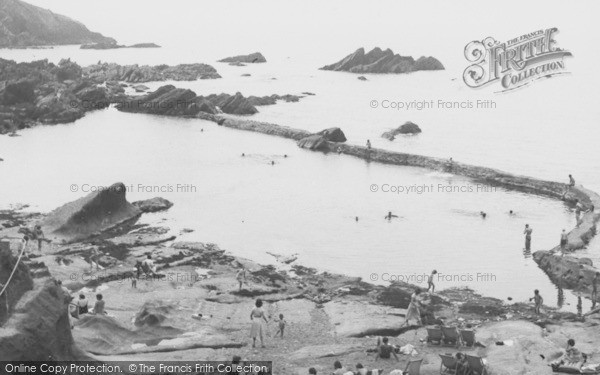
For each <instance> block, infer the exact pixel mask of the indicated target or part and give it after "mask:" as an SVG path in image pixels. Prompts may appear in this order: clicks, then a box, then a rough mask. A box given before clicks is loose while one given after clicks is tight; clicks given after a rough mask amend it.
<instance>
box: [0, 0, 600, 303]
mask: <svg viewBox="0 0 600 375" xmlns="http://www.w3.org/2000/svg"><path fill="white" fill-rule="evenodd" d="M132 3H135V1H132ZM236 4H237V6H236V7H230V8H228V9H235V11H228V13H227V17H225V15H221V16H220V15H219V14H221V13H219V12H218V11H219V10H223V9H221V8H222V7H224V6H225V5H220V4H209V5H206V4H204V6H208V8H209V9H205V10H206V11H207V12H210V13H211V14H213V15H214V14H216V16H215V17H209V18H207V19H206V20H205V21H203V22H197V23H194V22H191V19H193V18H194V16H193V12H187V13H186V14H181V13H178V15H177V17H181V18H182V19H181V20H180V21H178V24H180V25H181V29H178V30H165V29H164V28H162V26H158V27H157V28H146V27H142V25H139V26H140V27H137V28H135V27H134V28H132V27H131V25H130V24H129V22H130V20H129V19H128V20H125V19H121V18H120V16H119V15H114V17H115V18H113V17H112V16H111V22H110V23H108V22H105V23H102V21H96V20H102V19H103V18H102V17H90V16H89V15H87V14H86V13H85V12H84V11H83V10H82V5H81V4H79V3H78V2H74V1H71V0H57V1H56V2H55V3H54V2H53V6H56V9H55V8H53V10H55V11H57V12H62V13H65V14H67V15H71V16H73V17H76V18H78V19H79V20H81V21H84V23H86V24H88V26H89V27H90V28H92V29H95V30H98V31H101V32H103V33H104V34H106V35H111V36H115V37H117V39H119V40H120V41H122V42H124V43H133V42H140V41H154V42H157V43H159V44H161V45H163V48H162V49H160V50H152V49H150V50H113V51H92V50H80V49H79V48H78V47H77V46H67V47H60V48H54V49H49V50H0V57H3V58H9V59H15V60H18V61H31V60H35V59H40V58H48V59H49V60H51V61H54V62H58V61H59V60H60V59H61V58H63V57H70V58H71V59H72V60H74V61H76V62H78V63H80V64H83V65H86V64H91V63H95V62H97V61H98V60H102V61H110V62H117V63H121V64H131V63H139V64H152V65H154V64H160V63H167V64H177V63H187V62H204V63H210V64H213V65H214V66H215V67H216V68H217V70H218V71H219V73H220V74H221V75H222V76H223V79H218V80H206V81H204V80H203V81H196V82H175V83H173V82H159V83H149V84H147V85H148V86H150V87H152V88H156V87H158V86H161V85H163V84H166V83H173V84H175V85H176V86H179V87H187V88H191V89H193V90H194V91H196V92H197V93H198V94H211V93H220V92H227V93H234V92H236V91H240V92H242V93H243V94H244V95H271V94H300V93H301V92H304V91H309V92H313V93H315V94H316V95H315V96H308V97H306V98H303V99H301V101H300V102H299V103H279V104H277V105H275V106H269V107H260V108H259V109H260V113H259V114H257V115H255V116H253V118H254V119H257V120H262V121H269V122H274V123H278V124H282V125H288V126H293V127H298V128H302V129H308V130H315V131H316V130H321V129H323V128H325V127H331V126H339V127H341V128H342V129H343V130H344V132H345V133H346V135H347V137H348V139H349V142H351V143H356V144H364V143H365V142H366V140H367V139H370V140H371V142H372V143H373V146H374V147H381V148H388V149H392V150H398V151H407V152H412V153H418V154H425V155H433V156H439V157H444V158H446V157H450V156H451V157H453V158H454V159H455V160H457V161H462V162H466V163H473V164H479V165H485V166H490V167H495V168H499V169H503V170H506V171H510V172H514V173H519V174H525V175H531V176H535V177H539V178H545V179H552V180H559V181H560V180H562V181H565V180H566V176H567V175H568V174H569V173H572V174H573V175H574V176H575V178H576V179H577V181H578V182H580V183H582V184H583V185H585V186H587V187H589V188H592V189H594V190H596V191H600V173H598V172H600V167H599V165H598V157H599V156H600V152H599V151H598V148H597V142H598V135H599V131H598V128H597V126H598V125H597V124H598V120H599V119H600V109H599V107H598V106H597V102H598V99H600V98H599V95H598V92H597V87H598V84H599V83H600V82H599V79H598V75H597V73H596V66H595V65H596V64H595V61H597V59H598V50H597V49H593V48H589V46H590V45H597V42H598V40H597V39H598V35H597V33H589V32H587V30H589V29H590V28H591V27H593V26H592V25H594V22H595V20H594V19H593V17H592V15H591V14H592V13H593V12H591V11H589V8H590V7H592V8H593V7H598V5H597V3H592V2H590V3H585V4H583V5H581V4H578V5H573V6H572V7H570V8H569V10H564V9H561V8H560V7H558V6H555V7H552V6H548V7H547V8H548V10H547V14H546V16H547V22H549V24H547V25H546V23H544V24H543V25H531V20H530V18H529V17H527V16H526V13H527V12H518V13H519V14H515V12H511V11H510V10H509V9H508V8H507V9H506V10H502V9H499V10H498V12H499V14H498V15H497V16H496V17H494V19H487V18H486V19H482V18H481V17H473V18H472V21H473V26H472V27H462V28H456V27H455V26H452V25H455V22H454V20H453V19H452V18H451V17H444V14H448V13H451V12H457V14H462V15H464V16H468V15H469V14H472V13H473V12H475V10H476V9H478V7H477V6H474V5H473V6H469V4H467V3H465V4H461V5H460V6H459V5H456V4H453V5H452V6H450V5H449V4H446V3H439V4H437V7H436V9H437V10H436V11H435V12H431V11H430V9H429V8H428V6H426V5H419V4H412V3H411V4H408V3H406V4H401V5H398V4H397V3H385V4H387V7H389V8H386V7H383V6H382V7H379V8H378V9H375V8H364V7H361V8H356V9H352V8H351V7H344V6H343V4H342V3H340V2H337V1H332V2H328V3H327V5H325V4H321V3H318V4H317V3H314V2H310V1H309V2H290V3H288V4H286V6H283V5H278V3H274V2H270V1H265V2H264V4H265V5H267V6H269V7H270V9H271V12H270V13H269V14H270V15H274V16H273V17H268V18H266V16H265V17H263V18H260V19H258V20H257V19H254V18H252V22H250V20H249V19H247V17H245V15H244V14H245V12H251V11H252V10H251V9H250V8H248V9H246V8H247V7H250V5H246V4H245V3H236ZM344 4H345V3H344ZM543 4H548V3H547V2H544V3H543ZM42 5H44V4H42ZM127 6H134V5H127ZM313 6H320V8H319V9H321V11H322V12H319V13H314V9H313V8H312V7H313ZM520 6H524V5H520ZM528 6H529V5H528ZM531 6H533V5H531ZM398 7H399V8H398ZM406 7H408V8H406ZM447 7H448V9H445V8H447ZM456 7H460V9H459V8H456ZM108 8H109V7H108ZM396 8H398V9H396ZM400 8H402V9H400ZM579 8H581V9H579ZM357 9H360V12H359V11H357ZM444 9H445V10H444ZM536 9H537V8H536ZM106 11H107V10H106V9H104V8H103V9H98V14H99V15H100V16H101V15H102V14H103V12H106ZM137 11H138V12H141V14H140V19H144V20H145V21H144V22H145V23H148V24H149V23H152V22H157V21H159V20H165V21H168V20H169V17H175V15H174V14H171V11H170V10H168V11H166V13H164V12H158V11H157V10H156V9H154V10H153V9H152V8H151V7H140V8H139V9H137ZM395 11H399V12H400V11H401V12H406V11H410V12H416V13H415V14H423V15H424V14H427V17H429V18H432V20H433V21H435V22H437V23H438V26H439V27H440V28H444V29H446V30H450V31H448V33H447V35H444V38H440V37H439V35H435V33H422V35H419V36H415V37H411V38H406V37H403V38H401V37H399V35H409V34H407V31H409V30H412V29H414V28H415V27H422V24H421V21H419V18H418V17H414V19H406V20H403V22H400V24H401V25H399V23H398V20H397V18H396V17H395V16H394V14H395V13H394V12H395ZM340 12H341V13H342V14H341V17H338V18H336V19H338V20H339V21H338V22H339V24H340V25H339V29H337V31H335V32H329V29H330V22H329V20H330V19H331V16H332V15H340ZM503 12H507V13H506V14H504V13H503ZM351 13H353V14H355V15H357V16H358V15H361V16H365V17H367V16H368V17H367V18H368V19H371V20H372V22H371V24H370V23H369V22H359V23H358V24H357V22H355V21H352V19H353V18H352V17H349V16H350V14H351ZM503 14H504V16H510V19H511V23H510V25H508V24H507V23H506V22H504V21H503V20H505V19H507V18H506V17H504V16H503ZM344 16H348V17H344ZM369 17H370V18H369ZM188 18H190V19H188ZM307 19H311V22H312V25H313V27H310V28H307V27H306V20H307ZM375 20H377V22H376V23H377V25H375V24H372V23H373V22H375ZM173 22H175V21H173ZM230 22H233V23H234V24H235V25H236V28H241V29H244V30H246V31H245V32H244V33H243V34H242V35H240V33H238V32H228V31H224V32H222V33H219V34H214V36H213V37H212V38H214V41H213V40H211V43H210V45H206V43H200V41H202V40H204V39H203V37H202V36H203V35H208V34H207V33H208V32H209V31H211V30H214V28H215V27H217V26H218V25H222V24H223V23H224V24H229V23H230ZM450 23H451V24H452V25H450ZM158 24H160V25H164V24H168V22H163V23H158ZM300 24H302V25H304V26H303V27H301V28H299V27H300V26H299V25H300ZM554 25H556V26H557V27H559V29H560V30H561V33H560V34H558V37H557V38H558V43H559V45H560V46H561V47H564V48H567V49H570V50H571V51H572V52H573V54H574V55H575V57H574V58H573V59H571V60H568V62H567V66H568V68H569V70H570V71H571V72H572V74H571V75H569V76H564V77H560V78H553V79H551V80H547V81H544V82H539V83H537V84H536V85H532V86H531V87H530V88H528V89H525V90H520V91H517V92H512V93H510V94H503V95H499V94H494V93H493V91H494V90H493V89H484V90H471V89H468V88H466V86H465V85H464V84H463V83H462V81H461V75H462V71H463V69H464V68H465V66H466V64H465V62H464V58H463V56H462V51H463V48H464V46H465V45H466V44H467V43H468V42H469V41H471V40H473V39H479V38H482V37H485V36H488V35H493V36H496V37H497V38H498V39H510V38H512V37H514V36H518V35H520V34H523V33H526V32H529V31H532V30H534V29H536V28H540V27H550V26H554ZM344 28H346V29H344ZM275 29H283V30H285V31H284V32H283V33H284V35H285V38H282V37H281V35H279V33H272V32H271V31H269V30H275ZM298 29H300V30H302V32H299V31H294V30H298ZM326 30H327V31H326ZM341 30H345V31H344V32H342V31H341ZM211 35H213V34H211ZM410 35H414V33H410ZM193 41H196V42H193ZM375 45H379V46H380V47H384V48H385V47H390V48H392V49H394V50H395V51H396V52H400V53H403V54H412V55H415V56H419V55H421V54H426V55H434V56H436V57H438V58H439V59H440V60H441V61H442V62H443V63H444V65H445V66H446V68H447V69H446V70H445V71H439V72H418V73H414V74H410V75H395V76H391V75H381V76H374V75H367V78H368V81H366V82H363V81H359V80H357V79H356V76H355V75H351V74H346V73H336V72H323V71H319V70H318V67H320V66H323V65H325V64H328V63H331V62H333V61H337V60H339V59H340V58H341V57H343V56H345V55H346V54H348V53H349V52H351V51H353V50H355V49H356V48H358V47H360V46H365V47H367V48H371V47H374V46H375ZM255 50H259V51H261V52H263V53H264V54H265V56H266V57H267V60H268V63H267V64H259V65H255V66H247V67H231V66H228V65H227V64H221V63H216V62H215V61H216V60H217V59H218V58H222V57H225V56H228V55H234V54H239V53H247V52H253V51H255ZM244 73H249V74H251V77H242V76H241V75H242V74H244ZM273 78H275V79H273ZM373 100H376V101H377V103H378V104H379V105H378V107H377V108H372V106H371V104H370V103H371V101H373ZM384 100H389V101H392V102H411V101H431V100H433V101H434V103H435V105H434V108H429V109H423V110H395V109H386V108H382V104H383V101H384ZM438 100H441V101H444V102H457V101H458V102H464V101H472V102H473V103H476V101H477V100H493V101H494V102H495V108H491V109H476V108H473V109H447V108H440V107H439V104H440V103H439V102H438ZM405 121H413V122H415V123H417V124H419V125H420V126H421V128H422V129H423V133H422V134H420V135H418V136H415V137H398V138H397V139H396V140H395V141H394V142H389V141H387V140H385V139H382V138H381V137H380V135H381V133H382V132H384V131H386V130H388V129H390V128H394V127H396V126H398V125H400V124H402V123H404V122H405ZM201 129H204V131H203V132H202V131H201ZM21 135H22V136H21V137H16V138H9V137H0V157H2V158H4V159H5V161H4V162H2V163H0V175H1V176H2V181H3V182H2V184H1V185H0V205H2V206H6V205H8V204H10V203H16V202H23V203H30V204H32V206H33V207H32V208H33V209H36V210H43V211H48V210H51V209H53V208H54V207H56V206H58V205H60V204H62V203H64V202H66V201H70V200H73V199H76V198H78V197H80V196H81V195H82V194H84V193H83V192H82V191H81V190H82V189H89V187H88V186H87V185H91V186H99V185H100V186H103V185H107V184H110V183H112V182H116V181H123V182H124V183H125V184H127V185H132V186H131V189H130V193H129V199H130V200H136V199H143V198H150V197H153V196H163V197H165V198H167V199H170V200H171V201H173V202H174V203H175V206H174V207H173V208H172V209H171V210H169V211H168V212H166V213H160V214H155V215H147V216H145V217H144V219H143V220H144V221H147V222H152V223H162V224H163V225H167V226H169V227H170V228H171V229H172V230H173V232H174V233H176V234H178V233H179V230H180V229H182V228H192V229H194V230H195V231H194V232H193V233H189V234H186V235H183V236H181V237H180V239H182V240H200V241H210V242H215V243H217V244H219V245H220V246H221V247H223V248H226V249H228V250H230V251H232V252H233V253H235V254H238V255H243V256H246V257H249V258H253V259H256V260H258V261H261V262H272V261H273V259H272V257H270V256H269V255H267V254H266V252H267V251H269V252H275V253H281V254H294V253H298V254H299V262H300V263H301V264H305V265H308V266H315V267H319V268H320V269H323V270H331V271H335V272H342V273H347V274H351V275H357V276H362V277H364V278H365V279H370V278H371V274H372V273H375V274H377V276H378V279H379V280H378V282H381V279H382V278H383V279H384V281H385V280H386V279H391V278H394V277H397V278H404V279H408V281H412V282H418V281H420V280H419V279H417V277H421V276H422V275H423V274H426V273H429V272H430V271H431V269H433V268H436V269H437V270H438V271H439V272H440V273H442V274H443V275H444V276H445V277H444V278H443V279H441V280H439V281H438V285H439V287H451V286H461V285H468V286H471V287H473V288H474V289H476V290H478V291H481V292H483V293H485V294H488V295H492V296H496V297H499V298H503V299H504V298H506V297H508V296H511V297H513V298H515V299H516V300H524V299H526V298H528V297H530V294H531V293H532V289H534V288H538V289H540V290H541V292H542V294H543V295H544V298H545V301H546V303H548V304H555V303H556V300H557V296H556V295H557V291H556V288H555V287H554V286H553V285H552V284H551V283H550V282H549V280H548V278H547V277H546V276H545V275H544V274H543V272H542V271H541V270H539V269H538V268H537V266H536V265H535V263H534V262H533V261H532V260H531V258H530V257H529V256H528V255H527V254H523V235H522V231H523V226H524V224H525V223H529V224H530V225H531V226H532V227H533V228H534V241H533V250H534V251H535V250H539V249H548V248H551V247H553V246H554V245H555V244H556V243H557V242H558V235H559V233H560V230H561V229H562V228H571V227H573V226H574V215H573V213H572V212H570V211H569V210H568V209H567V208H565V207H564V206H563V205H562V204H561V203H560V202H557V201H553V200H549V199H544V198H540V197H532V196H526V195H523V194H520V193H515V192H506V191H503V190H500V189H498V190H496V191H491V192H477V188H478V186H476V185H473V183H471V182H470V181H468V180H465V179H462V178H457V177H455V176H450V175H444V174H438V173H432V172H431V171H427V170H421V169H415V168H400V167H394V166H384V165H377V164H368V163H365V162H364V161H361V160H357V159H353V158H350V157H344V156H338V155H322V154H319V153H313V152H307V151H303V150H300V149H298V148H297V147H296V146H295V144H294V143H293V142H291V141H289V140H284V139H278V138H275V137H269V136H265V135H260V134H253V133H248V132H240V131H235V130H231V129H223V128H220V127H217V126H216V125H214V124H212V123H208V122H203V121H200V120H183V119H173V118H161V117H151V116H145V115H134V114H125V113H119V112H118V111H116V110H114V109H108V110H105V111H101V112H95V113H91V114H89V115H87V116H86V117H85V118H83V119H81V120H79V121H77V122H76V123H74V124H70V125H59V126H52V127H38V128H35V129H33V130H27V131H23V132H21ZM242 153H245V154H246V155H247V156H246V157H244V158H242V157H241V154H242ZM283 155H288V157H287V158H285V157H283ZM271 161H275V163H276V164H275V165H271ZM178 184H180V185H182V186H181V189H183V190H185V189H186V188H187V191H180V192H177V191H176V190H177V185H178ZM373 184H376V185H377V186H378V188H379V189H380V191H378V192H376V193H374V192H371V191H370V189H371V185H373ZM385 184H390V185H401V186H424V185H426V186H430V185H431V184H433V185H434V189H433V190H434V191H433V192H426V193H423V194H416V193H411V194H392V193H384V192H381V189H382V188H383V185H385ZM438 184H441V185H443V186H447V185H452V186H454V187H455V188H463V189H467V190H468V189H469V188H472V189H474V190H475V192H471V193H444V192H439V191H438ZM71 185H76V187H77V190H78V191H77V192H72V191H71ZM190 185H191V186H190ZM152 187H154V190H156V189H158V188H161V187H162V188H163V189H166V190H174V191H166V192H156V191H148V190H152ZM194 189H195V190H194ZM510 209H513V210H515V211H516V212H517V215H516V216H514V217H511V216H509V215H508V214H507V213H508V211H509V210H510ZM390 210H391V211H393V212H394V213H395V214H398V215H400V216H401V217H400V218H398V219H395V220H393V221H391V222H387V221H385V220H384V219H383V216H384V215H385V214H386V212H387V211H390ZM480 210H483V211H486V212H487V213H488V217H487V219H485V220H483V219H481V218H480V217H479V216H478V214H477V213H478V212H479V211H480ZM356 216H358V217H359V221H358V222H356V221H355V217H356ZM585 254H586V256H590V257H592V258H594V259H600V255H599V254H600V241H598V240H597V239H596V240H595V241H594V242H593V243H592V245H591V246H590V248H589V249H588V250H586V252H585ZM478 275H479V279H478ZM566 302H567V304H570V305H567V306H566V308H568V309H574V306H575V301H574V300H573V298H572V297H571V296H570V294H569V293H567V295H566ZM585 308H586V306H584V309H585Z"/></svg>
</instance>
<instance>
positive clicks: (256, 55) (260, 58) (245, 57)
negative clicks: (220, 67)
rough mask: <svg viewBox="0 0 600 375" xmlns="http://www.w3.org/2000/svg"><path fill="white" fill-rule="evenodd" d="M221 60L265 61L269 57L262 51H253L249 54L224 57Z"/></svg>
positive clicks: (239, 61)
mask: <svg viewBox="0 0 600 375" xmlns="http://www.w3.org/2000/svg"><path fill="white" fill-rule="evenodd" d="M219 62H227V63H250V64H256V63H264V62H267V59H265V57H264V56H263V55H262V53H260V52H255V53H251V54H249V55H238V56H232V57H226V58H224V59H221V60H219Z"/></svg>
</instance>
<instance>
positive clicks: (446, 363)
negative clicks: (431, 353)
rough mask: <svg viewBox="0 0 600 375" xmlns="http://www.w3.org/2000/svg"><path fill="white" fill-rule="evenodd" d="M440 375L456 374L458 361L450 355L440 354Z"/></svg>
mask: <svg viewBox="0 0 600 375" xmlns="http://www.w3.org/2000/svg"><path fill="white" fill-rule="evenodd" d="M440 358H441V359H442V363H440V374H454V375H457V374H458V361H457V360H456V358H454V356H452V355H450V354H440Z"/></svg>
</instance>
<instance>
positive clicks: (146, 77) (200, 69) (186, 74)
mask: <svg viewBox="0 0 600 375" xmlns="http://www.w3.org/2000/svg"><path fill="white" fill-rule="evenodd" d="M83 74H84V75H85V76H86V78H88V79H90V80H92V81H94V82H98V83H102V82H105V81H123V82H128V83H144V82H151V81H167V80H168V81H195V80H197V79H215V78H221V76H220V75H219V74H218V73H217V71H216V69H215V68H213V67H212V66H210V65H207V64H179V65H175V66H169V65H156V66H149V65H141V66H140V65H137V64H134V65H118V64H115V63H98V64H95V65H90V66H87V67H85V68H83Z"/></svg>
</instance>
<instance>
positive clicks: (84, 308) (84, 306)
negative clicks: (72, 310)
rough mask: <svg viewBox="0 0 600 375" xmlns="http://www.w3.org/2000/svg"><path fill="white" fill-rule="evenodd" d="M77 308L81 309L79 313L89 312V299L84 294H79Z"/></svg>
mask: <svg viewBox="0 0 600 375" xmlns="http://www.w3.org/2000/svg"><path fill="white" fill-rule="evenodd" d="M77 308H78V309H79V315H82V314H87V313H88V312H89V311H88V300H87V299H86V298H85V296H84V295H83V294H80V295H79V300H77Z"/></svg>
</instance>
